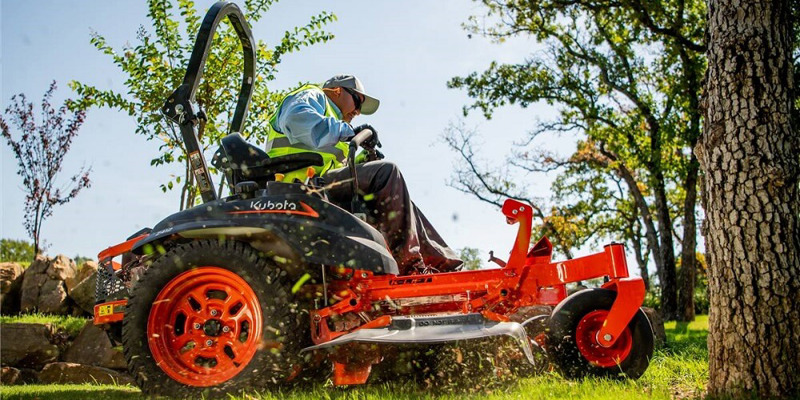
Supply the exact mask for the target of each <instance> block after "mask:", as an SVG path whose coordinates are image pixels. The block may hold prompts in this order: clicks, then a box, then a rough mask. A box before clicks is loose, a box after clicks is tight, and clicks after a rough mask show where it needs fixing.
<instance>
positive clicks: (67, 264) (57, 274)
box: [46, 254, 78, 281]
mask: <svg viewBox="0 0 800 400" xmlns="http://www.w3.org/2000/svg"><path fill="white" fill-rule="evenodd" d="M46 273H47V276H49V277H50V279H53V280H59V281H66V280H68V279H75V275H77V274H78V267H76V266H75V261H72V259H71V258H69V257H67V256H65V255H63V254H59V255H57V256H56V258H53V259H51V260H50V262H49V265H48V266H47V270H46Z"/></svg>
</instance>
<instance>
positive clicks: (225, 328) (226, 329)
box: [222, 326, 231, 333]
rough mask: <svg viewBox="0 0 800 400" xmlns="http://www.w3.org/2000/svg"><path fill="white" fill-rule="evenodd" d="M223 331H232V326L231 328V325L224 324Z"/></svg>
mask: <svg viewBox="0 0 800 400" xmlns="http://www.w3.org/2000/svg"><path fill="white" fill-rule="evenodd" d="M222 331H223V332H225V333H228V332H230V331H231V328H230V327H227V326H223V327H222Z"/></svg>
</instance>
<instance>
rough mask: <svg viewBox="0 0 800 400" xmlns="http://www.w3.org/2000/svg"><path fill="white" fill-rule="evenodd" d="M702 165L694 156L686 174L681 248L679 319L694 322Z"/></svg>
mask: <svg viewBox="0 0 800 400" xmlns="http://www.w3.org/2000/svg"><path fill="white" fill-rule="evenodd" d="M699 168H700V164H699V163H698V162H697V157H695V155H694V154H692V157H691V159H690V160H689V168H688V170H687V172H686V183H685V190H686V198H685V199H684V201H683V245H682V246H681V270H680V276H678V285H679V287H678V319H679V320H681V321H692V320H694V284H695V280H696V275H697V221H696V219H695V215H694V212H695V208H696V206H697V173H698V169H699Z"/></svg>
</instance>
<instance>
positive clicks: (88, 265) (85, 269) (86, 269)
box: [64, 261, 97, 293]
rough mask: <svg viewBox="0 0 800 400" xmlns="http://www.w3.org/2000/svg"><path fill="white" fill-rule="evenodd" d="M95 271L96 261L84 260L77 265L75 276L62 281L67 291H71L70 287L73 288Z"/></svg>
mask: <svg viewBox="0 0 800 400" xmlns="http://www.w3.org/2000/svg"><path fill="white" fill-rule="evenodd" d="M95 273H97V262H96V261H86V262H85V263H83V264H81V265H80V266H79V267H78V269H77V272H76V273H75V276H74V277H73V278H71V279H67V280H65V281H64V283H66V284H67V293H72V289H74V288H75V286H77V285H79V284H80V283H81V282H82V281H83V280H84V279H86V278H88V277H89V276H90V275H93V274H95Z"/></svg>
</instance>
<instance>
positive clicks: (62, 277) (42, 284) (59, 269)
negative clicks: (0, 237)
mask: <svg viewBox="0 0 800 400" xmlns="http://www.w3.org/2000/svg"><path fill="white" fill-rule="evenodd" d="M76 274H77V269H76V268H75V262H74V261H72V260H71V259H69V258H68V257H67V256H64V255H63V254H61V255H58V256H57V257H56V258H52V259H50V258H47V257H45V256H43V255H38V256H36V259H35V260H34V261H33V263H31V266H30V267H28V270H27V271H26V272H25V274H24V278H23V280H22V295H21V299H20V309H21V310H22V311H23V312H35V311H38V312H43V313H48V314H60V315H69V314H70V309H71V302H70V301H69V300H68V297H67V286H66V281H69V280H74V279H75V276H76Z"/></svg>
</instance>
